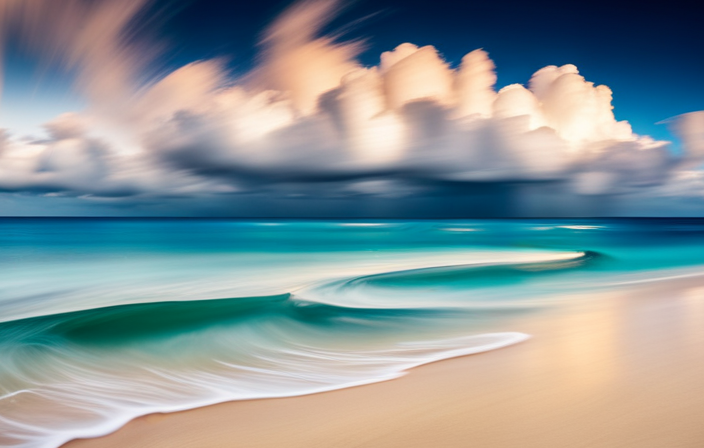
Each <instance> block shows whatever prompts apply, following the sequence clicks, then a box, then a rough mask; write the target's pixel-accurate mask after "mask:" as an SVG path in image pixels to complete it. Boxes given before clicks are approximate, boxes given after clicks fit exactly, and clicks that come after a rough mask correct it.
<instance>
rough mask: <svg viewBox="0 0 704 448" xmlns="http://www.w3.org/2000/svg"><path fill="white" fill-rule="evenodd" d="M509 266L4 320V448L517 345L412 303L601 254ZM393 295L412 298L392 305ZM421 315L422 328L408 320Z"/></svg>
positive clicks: (424, 271)
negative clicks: (438, 291) (437, 291)
mask: <svg viewBox="0 0 704 448" xmlns="http://www.w3.org/2000/svg"><path fill="white" fill-rule="evenodd" d="M514 258H515V259H516V260H517V262H508V261H506V260H509V259H511V257H509V256H505V255H504V256H503V258H502V257H499V258H497V259H498V260H502V261H497V262H489V263H474V264H465V265H461V264H460V265H444V266H432V265H430V263H429V261H426V262H425V263H424V264H423V263H417V262H414V263H408V264H405V265H404V264H403V263H400V264H399V265H400V266H404V267H405V266H422V268H413V269H400V270H399V269H395V270H394V269H388V268H387V269H385V270H381V269H376V271H377V272H376V273H374V274H365V275H356V276H351V277H348V278H345V279H339V280H333V281H319V282H317V283H316V284H315V285H313V286H311V287H308V288H304V289H301V290H298V291H295V292H294V293H291V292H285V293H282V294H277V295H269V296H254V297H239V298H227V299H213V300H195V301H168V302H155V303H137V304H129V305H117V306H109V307H103V308H93V309H87V310H81V311H73V312H68V313H61V314H53V315H46V316H39V317H31V318H26V319H21V320H14V321H9V322H4V323H0V358H2V359H3V365H2V366H0V385H2V390H0V403H2V404H3V405H6V406H8V407H9V409H10V412H9V413H7V414H5V415H3V416H2V417H1V418H0V429H2V431H1V432H2V435H1V436H0V444H2V445H4V446H5V445H6V446H12V447H41V448H44V447H46V448H49V447H55V446H58V445H60V444H61V443H64V442H65V441H67V440H69V439H72V438H76V437H92V436H98V435H103V434H106V433H109V432H111V431H113V430H115V429H117V428H118V427H120V426H121V425H123V424H124V423H125V422H126V421H128V420H130V419H132V418H134V417H137V416H139V415H144V414H147V413H153V412H171V411H176V410H183V409H188V408H192V407H197V406H203V405H206V404H212V403H217V402H222V401H230V400H242V399H253V398H267V397H284V396H294V395H303V394H310V393H316V392H322V391H328V390H334V389H340V388H345V387H350V386H355V385H360V384H367V383H373V382H378V381H386V380H389V379H393V378H397V377H398V376H400V375H403V374H404V372H405V371H407V370H408V369H411V368H413V367H416V366H419V365H422V364H426V363H429V362H434V361H438V360H441V359H447V358H452V357H456V356H463V355H468V354H475V353H481V352H485V351H489V350H494V349H497V348H501V347H505V346H508V345H512V344H515V343H518V342H521V341H524V340H525V339H526V338H528V335H525V334H522V333H516V332H511V331H500V332H496V331H491V332H487V331H486V330H485V329H483V328H479V327H477V328H475V329H471V328H470V329H469V330H468V327H467V323H466V322H462V323H461V325H459V324H458V325H457V329H456V331H455V332H454V333H453V330H452V329H451V327H452V325H453V322H454V321H453V320H451V319H454V317H452V318H451V317H448V316H447V315H444V314H442V313H439V314H436V313H434V312H433V310H435V311H438V310H442V309H443V307H445V306H447V305H448V303H452V304H454V305H453V306H458V304H459V303H460V302H457V301H447V302H443V301H442V300H434V301H429V302H427V303H426V302H423V301H420V300H417V296H422V295H424V294H425V295H427V289H428V287H429V285H430V287H431V288H437V287H439V286H440V285H445V286H447V285H450V286H449V287H458V288H459V289H461V290H463V291H468V290H477V289H481V288H483V287H485V286H487V285H484V284H483V283H482V282H483V279H487V278H488V279H489V281H488V284H493V285H495V286H494V287H497V288H500V287H501V286H502V285H503V286H510V285H514V284H515V283H516V282H521V281H524V280H526V279H528V278H534V277H540V276H545V275H549V274H550V273H558V272H565V271H569V270H573V269H578V268H580V267H585V266H588V265H590V263H595V262H597V261H598V260H599V259H600V255H599V254H597V253H593V252H584V253H582V252H560V253H558V252H553V253H544V252H543V253H539V254H532V255H525V254H524V255H522V256H520V257H514ZM497 285H498V286H497ZM409 291H415V292H416V293H417V294H416V296H413V295H412V294H409ZM392 292H395V294H400V295H402V296H405V297H406V299H407V300H406V301H405V302H403V301H395V300H388V297H394V294H393V293H392ZM365 295H366V297H364V298H363V296H365ZM331 297H336V299H335V300H331V299H330V298H331ZM385 300H386V301H385ZM470 302H471V301H470ZM464 305H465V306H467V307H471V303H467V301H466V300H465V303H464ZM419 319H420V320H422V322H423V325H422V326H421V327H422V330H420V329H419V327H418V326H414V325H409V323H410V322H415V323H418V322H419ZM467 333H469V335H467ZM456 334H460V335H461V336H457V335H456ZM443 335H444V336H443ZM448 335H452V337H447V336H448ZM194 366H196V367H194ZM37 421H42V422H43V423H42V424H41V425H39V426H37V425H35V424H34V423H33V422H37Z"/></svg>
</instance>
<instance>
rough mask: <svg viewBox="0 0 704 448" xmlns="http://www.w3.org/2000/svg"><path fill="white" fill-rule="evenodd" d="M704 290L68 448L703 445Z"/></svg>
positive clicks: (624, 305) (545, 324) (589, 309)
mask: <svg viewBox="0 0 704 448" xmlns="http://www.w3.org/2000/svg"><path fill="white" fill-rule="evenodd" d="M702 285H704V281H702V280H700V279H699V280H688V281H687V282H681V281H680V282H678V283H677V284H675V283H672V282H670V283H668V284H651V285H646V286H641V287H640V288H637V289H630V290H629V291H628V292H626V291H623V292H619V293H613V294H609V295H608V296H600V297H599V298H598V299H594V300H589V301H582V302H579V303H577V304H575V305H571V306H569V307H568V308H567V309H562V310H560V311H559V312H557V311H556V312H551V313H546V314H544V315H542V316H540V317H534V318H531V319H524V320H521V321H517V322H515V325H514V326H512V327H511V328H506V329H505V330H511V331H524V332H526V333H529V334H532V335H533V338H532V339H531V340H529V341H527V342H524V343H521V344H518V345H515V346H512V347H508V348H505V349H501V350H497V351H494V352H490V353H484V354H479V355H473V356H467V357H463V358H457V359H452V360H447V361H442V362H438V363H435V364H430V365H427V366H423V367H420V368H417V369H414V370H413V371H411V372H410V373H409V374H408V375H407V376H405V377H403V378H401V379H398V380H394V381H390V382H385V383H378V384H373V385H369V386H362V387H356V388H352V389H345V390H340V391H335V392H328V393H323V394H317V395H309V396H304V397H296V398H282V399H267V400H254V401H242V402H230V403H224V404H219V405H214V406H209V407H205V408H201V409H195V410H191V411H185V412H179V413H174V414H165V415H164V414H155V415H149V416H145V417H141V418H138V419H136V420H134V421H132V422H130V423H129V424H127V425H126V426H125V427H123V428H122V429H120V430H118V431H117V432H115V433H113V434H111V435H108V436H106V437H102V438H97V439H87V440H74V441H72V442H70V443H68V444H66V445H65V447H66V448H108V447H110V448H117V447H119V448H125V447H131V448H141V447H153V448H181V447H189V448H196V447H197V448H225V447H248V448H249V447H252V448H255V447H262V448H264V447H267V448H268V447H277V448H281V447H286V448H293V447H301V448H303V447H305V448H315V447H322V448H346V447H403V448H412V447H424V448H425V447H432V448H434V447H462V448H465V447H472V448H484V447H491V448H503V447H521V448H531V447H535V448H553V447H555V448H558V447H559V448H572V447H599V448H608V447H619V448H621V447H634V448H679V447H683V448H684V447H687V448H702V447H704V287H702Z"/></svg>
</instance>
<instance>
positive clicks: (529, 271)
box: [295, 251, 609, 309]
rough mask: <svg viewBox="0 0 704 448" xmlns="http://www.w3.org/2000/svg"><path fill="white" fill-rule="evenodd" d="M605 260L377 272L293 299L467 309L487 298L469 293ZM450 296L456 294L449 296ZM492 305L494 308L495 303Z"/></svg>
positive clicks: (557, 258)
mask: <svg viewBox="0 0 704 448" xmlns="http://www.w3.org/2000/svg"><path fill="white" fill-rule="evenodd" d="M608 258H609V257H608V256H606V255H604V254H602V253H599V252H596V251H585V252H565V253H553V254H550V255H544V256H542V258H541V259H538V260H532V261H523V262H499V263H474V264H463V265H451V266H435V267H424V268H420V269H408V270H401V271H391V272H382V273H377V274H372V275H365V276H359V277H355V278H350V279H341V280H337V281H334V282H328V283H324V284H320V285H315V286H313V287H310V288H306V289H304V290H301V291H298V292H296V294H295V298H296V299H297V300H299V301H301V302H312V303H318V304H326V305H332V306H338V307H346V308H361V309H438V308H448V307H450V308H458V307H459V308H468V307H471V306H476V305H477V303H478V302H479V301H480V300H483V299H485V298H486V294H484V295H471V294H468V293H467V292H468V291H473V290H479V289H496V288H502V287H511V286H515V285H518V284H522V283H523V284H524V283H526V282H528V281H529V280H530V281H534V280H536V279H540V278H542V277H549V276H552V275H555V274H560V273H564V272H565V271H574V270H577V269H586V268H592V267H594V266H597V265H598V264H600V263H602V262H603V261H605V260H607V259H608ZM453 290H454V291H456V292H459V294H454V295H453V294H452V293H450V294H448V291H449V292H452V291H453ZM441 291H442V292H443V293H442V294H439V292H441ZM414 292H415V294H414ZM523 293H524V294H525V291H523ZM492 303H493V305H496V301H493V302H492Z"/></svg>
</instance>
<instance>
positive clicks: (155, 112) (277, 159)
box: [0, 0, 704, 195]
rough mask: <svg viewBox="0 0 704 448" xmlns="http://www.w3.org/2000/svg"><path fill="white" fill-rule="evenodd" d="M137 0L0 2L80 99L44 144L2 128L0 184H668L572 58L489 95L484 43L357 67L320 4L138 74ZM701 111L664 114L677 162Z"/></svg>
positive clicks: (701, 150) (702, 141)
mask: <svg viewBox="0 0 704 448" xmlns="http://www.w3.org/2000/svg"><path fill="white" fill-rule="evenodd" d="M67 1H68V0H67ZM142 4H143V2H142V1H140V0H129V1H128V2H127V3H125V2H124V1H104V2H101V3H100V4H99V5H100V6H96V7H93V8H88V7H86V6H85V4H84V3H83V2H74V1H72V0H71V1H69V3H67V4H66V5H67V7H66V9H65V10H64V9H61V8H57V6H56V5H55V3H52V2H48V1H43V0H28V2H27V3H26V5H27V6H26V7H22V8H20V7H19V6H18V5H19V3H13V5H15V6H14V7H16V8H19V9H17V10H16V11H14V12H13V13H14V14H19V15H20V16H21V17H22V18H23V20H24V21H25V22H23V23H26V25H25V26H27V27H29V26H30V25H31V26H34V27H36V25H37V24H49V25H50V26H48V28H46V30H45V32H44V33H42V35H41V36H39V35H37V34H36V33H29V34H28V35H27V39H28V40H29V41H30V42H32V43H33V45H35V47H36V49H37V50H40V51H39V53H41V54H44V55H45V57H46V56H47V55H58V56H57V57H59V58H60V59H61V60H62V61H63V62H64V64H67V65H71V66H75V67H78V71H79V78H78V82H79V84H78V88H79V90H81V91H83V92H84V93H85V95H86V96H87V97H88V98H89V100H90V101H91V104H92V106H91V107H90V108H89V109H88V110H86V111H84V112H81V113H76V114H70V115H64V116H61V117H58V118H57V119H56V120H54V121H52V122H51V123H48V124H47V125H46V129H47V133H48V134H49V139H47V140H46V141H41V142H23V141H16V140H11V139H10V140H8V139H7V138H4V139H0V188H3V189H5V190H22V189H27V190H34V189H36V190H52V189H55V190H62V191H71V192H74V193H75V194H84V193H89V194H93V195H101V194H103V195H115V194H118V193H122V194H128V193H129V194H153V195H158V194H162V195H166V194H186V195H187V194H194V192H199V193H202V192H212V193H221V192H224V191H241V189H242V188H255V187H252V185H259V186H261V185H263V184H266V183H276V182H288V183H290V182H295V183H315V182H318V181H320V180H321V179H322V180H337V181H344V180H345V179H349V180H350V181H351V182H354V183H353V184H350V185H353V186H354V187H351V188H350V189H348V190H350V191H352V190H355V189H356V190H360V191H365V192H379V190H383V189H384V188H394V186H395V185H399V183H398V182H397V181H398V180H399V179H406V180H413V179H416V180H417V179H425V180H434V181H454V182H458V181H459V182H461V181H493V182H516V181H535V180H542V181H554V180H564V181H565V185H567V187H566V188H573V190H574V191H575V192H576V193H578V194H607V193H617V192H623V191H628V190H629V189H634V188H641V187H645V186H651V185H657V184H661V183H663V182H666V180H667V178H668V176H669V175H670V173H671V171H672V169H673V166H674V164H673V161H672V156H671V155H670V154H669V152H668V150H667V142H655V141H653V140H652V139H649V138H647V137H642V136H638V135H636V134H634V133H633V132H632V130H631V127H630V125H629V124H628V122H626V121H617V120H616V119H615V117H614V113H613V107H612V105H611V99H612V92H611V90H610V89H609V88H608V87H606V86H595V85H594V84H593V83H591V82H588V81H587V80H585V79H584V77H583V76H581V75H580V74H579V71H578V70H577V68H576V67H575V66H573V65H564V66H562V67H557V66H548V67H545V68H542V69H540V70H538V71H537V72H536V73H535V74H534V75H533V77H532V78H531V79H530V81H529V82H528V87H525V86H523V85H519V84H514V85H510V86H506V87H504V88H502V89H500V90H499V91H498V92H496V90H495V88H494V84H495V83H496V74H495V72H494V69H495V67H494V63H493V62H492V60H491V59H490V58H489V56H488V54H487V53H486V52H485V51H483V50H474V51H472V52H470V53H468V54H467V55H466V56H465V57H464V58H463V59H462V63H461V64H460V66H459V67H458V68H456V69H453V68H451V67H450V66H449V64H448V63H447V62H446V61H444V60H443V59H442V57H441V55H440V54H439V53H438V51H437V50H436V49H435V48H434V47H432V46H425V47H420V48H419V47H417V46H416V45H413V44H410V43H404V44H401V45H399V46H398V47H396V48H395V49H394V50H391V51H388V52H385V53H382V54H381V57H380V63H379V65H378V66H375V67H367V68H363V67H360V65H359V63H358V62H356V61H355V59H354V57H355V56H356V54H357V53H358V52H359V50H360V47H359V45H357V44H354V43H353V44H349V43H347V44H344V43H343V44H340V43H337V42H335V41H334V40H333V39H331V38H328V37H318V32H319V30H320V28H321V27H322V26H323V25H325V24H326V23H327V21H328V20H329V19H330V18H331V17H332V15H333V14H334V13H336V12H337V10H338V9H339V8H338V4H337V2H334V1H324V0H318V1H304V2H300V3H298V4H296V5H294V6H293V7H292V8H291V9H289V10H288V11H287V12H285V13H284V14H283V15H282V16H281V18H279V19H278V20H277V21H275V22H274V24H273V25H272V26H271V27H270V28H269V29H268V30H267V32H266V33H265V37H264V39H263V42H262V45H263V47H264V49H263V53H262V58H261V64H260V65H259V66H258V67H257V68H256V69H255V70H253V71H252V73H251V74H250V75H249V76H247V77H245V78H244V79H243V80H242V81H241V82H239V83H233V82H232V80H231V79H229V77H228V76H227V75H226V73H225V72H224V70H223V68H222V65H221V63H220V62H219V61H216V60H211V61H200V62H194V63H192V64H188V65H186V66H184V67H181V68H179V69H177V70H175V71H173V72H172V73H170V74H167V75H166V76H163V77H161V78H160V79H157V80H153V81H151V82H147V83H140V82H138V80H139V79H140V75H141V73H142V71H143V69H144V66H145V65H146V61H145V55H147V56H150V55H153V53H154V52H153V49H152V47H151V46H148V45H141V46H135V44H133V43H131V44H128V43H127V42H126V41H125V39H124V31H125V29H127V28H128V27H129V24H130V23H131V20H132V19H133V18H134V15H135V14H136V13H137V12H138V11H139V8H140V7H141V6H142ZM18 11H19V12H18ZM10 13H12V11H10V8H6V9H5V10H4V12H3V14H5V15H7V14H10ZM52 14H61V16H60V17H58V19H53V18H52V17H51V16H52ZM78 25H80V26H78ZM65 28H71V29H65ZM31 29H35V28H31ZM143 49H146V51H142V50H143ZM703 122H704V112H697V113H692V114H688V115H685V116H683V117H682V118H680V119H679V120H677V122H676V129H677V130H678V131H679V132H680V134H681V136H682V138H683V140H684V142H685V150H686V151H687V154H689V157H690V158H692V159H697V160H701V158H702V157H704V134H703V132H704V124H703ZM243 185H250V187H243ZM404 185H406V184H404ZM343 190H344V188H343ZM411 190H413V189H412V188H409V189H408V191H411ZM413 191H415V190H413ZM379 194H381V193H380V192H379Z"/></svg>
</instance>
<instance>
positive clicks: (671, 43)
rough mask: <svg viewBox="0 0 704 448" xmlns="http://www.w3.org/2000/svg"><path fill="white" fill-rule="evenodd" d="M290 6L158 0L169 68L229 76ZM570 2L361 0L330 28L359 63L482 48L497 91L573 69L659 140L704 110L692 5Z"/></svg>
mask: <svg viewBox="0 0 704 448" xmlns="http://www.w3.org/2000/svg"><path fill="white" fill-rule="evenodd" d="M289 4H290V2H288V1H278V0H277V1H260V2H241V1H222V0H198V1H179V0H160V1H159V2H157V3H156V4H155V5H154V8H155V9H157V10H161V11H167V14H164V15H162V18H163V20H164V21H163V23H162V26H161V29H162V30H163V33H162V34H161V36H160V37H161V38H164V39H165V40H166V42H167V43H168V45H169V46H170V48H171V52H170V63H171V64H173V65H174V66H177V65H182V64H183V63H186V62H190V61H193V60H197V59H202V58H208V57H212V56H225V57H226V58H227V59H228V60H229V61H230V64H231V67H232V69H233V72H234V73H244V72H246V71H247V70H248V69H249V68H251V66H252V62H253V59H254V58H255V57H256V44H257V41H258V38H259V36H260V35H261V32H262V30H263V29H264V28H265V27H266V25H267V24H268V23H270V22H271V20H272V19H274V18H275V17H276V16H277V14H279V13H280V12H281V11H282V10H283V9H284V8H285V7H286V6H287V5H289ZM652 5H653V4H645V3H636V2H593V1H592V2H570V1H538V2H525V1H491V2H488V1H487V2H479V1H452V0H433V1H428V0H404V1H401V0H383V1H370V0H358V1H356V2H349V3H348V7H347V8H346V10H345V12H344V13H343V14H342V15H341V16H340V18H338V19H337V20H336V21H335V22H334V23H332V24H331V26H330V27H328V29H329V30H337V29H340V28H342V27H345V26H346V25H347V24H349V23H353V22H354V23H355V24H354V26H352V27H349V28H348V29H349V32H348V33H347V34H345V37H344V38H345V39H365V40H366V42H367V51H366V52H365V53H364V54H363V55H362V56H361V61H362V63H364V64H367V65H375V64H377V63H378V58H379V54H380V53H381V52H382V51H386V50H390V49H392V48H394V47H395V46H396V45H398V44H400V43H402V42H412V43H415V44H417V45H434V46H435V47H436V48H438V50H439V51H440V52H441V53H442V54H443V55H444V57H445V58H446V59H447V60H448V61H449V62H450V63H452V64H457V63H458V62H459V60H460V59H461V57H462V56H463V55H464V54H466V53H467V52H469V51H471V50H473V49H476V48H484V49H485V50H487V51H488V52H489V53H490V55H491V57H492V58H493V59H494V61H495V62H496V65H497V72H498V78H499V80H498V86H499V87H501V86H504V85H507V84H511V83H526V82H527V81H528V79H529V78H530V75H531V74H532V73H533V72H535V71H536V70H537V69H539V68H541V67H543V66H546V65H562V64H567V63H571V64H575V65H576V66H577V67H578V68H579V69H580V71H581V73H582V74H583V75H584V76H585V77H586V78H587V79H588V80H590V81H593V82H595V83H597V84H606V85H608V86H609V87H611V88H612V90H613V91H614V107H615V112H616V116H617V119H620V120H623V119H626V120H629V121H630V122H631V124H632V125H633V127H634V131H635V132H637V133H640V134H648V135H652V136H654V137H656V138H663V139H671V138H672V137H671V135H670V134H669V132H668V131H667V129H666V128H665V127H664V126H662V125H655V123H656V122H658V121H660V120H663V119H666V118H668V117H671V116H674V115H677V114H681V113H685V112H690V111H694V110H700V109H702V108H704V83H702V77H703V76H704V56H702V54H703V53H702V49H701V45H702V44H701V42H702V38H701V36H700V33H699V31H698V29H699V27H700V26H701V17H700V16H698V15H697V14H696V13H695V11H694V10H693V9H692V3H689V4H686V3H678V2H666V3H665V2H663V3H661V4H657V5H656V6H652Z"/></svg>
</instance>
